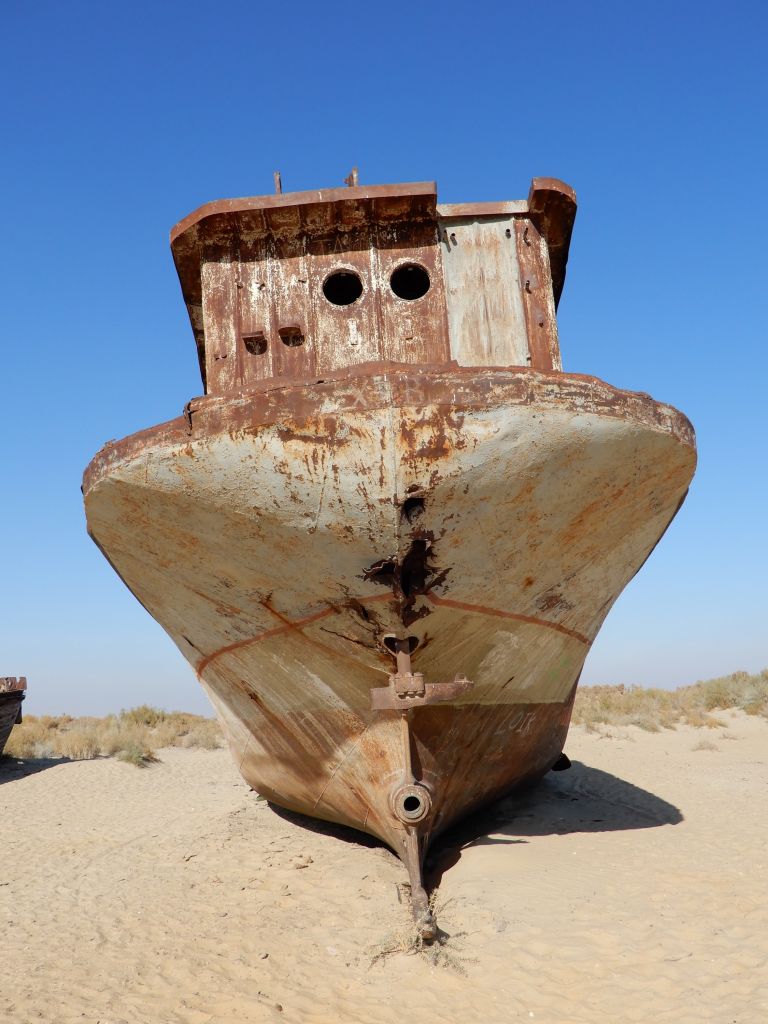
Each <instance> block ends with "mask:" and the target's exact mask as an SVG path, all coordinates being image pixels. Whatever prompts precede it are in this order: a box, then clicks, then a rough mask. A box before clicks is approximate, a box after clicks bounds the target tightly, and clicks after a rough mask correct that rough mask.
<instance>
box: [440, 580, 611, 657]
mask: <svg viewBox="0 0 768 1024" xmlns="http://www.w3.org/2000/svg"><path fill="white" fill-rule="evenodd" d="M426 597H427V600H429V601H431V602H432V604H436V605H438V607H440V606H443V607H445V608H456V609H457V610H458V611H464V612H475V613H476V614H478V615H495V616H497V617H498V618H500V619H514V620H515V621H516V622H525V623H527V624H528V625H530V626H544V627H545V628H546V629H554V630H556V631H557V632H558V633H564V634H565V635H566V636H570V637H573V639H574V640H578V641H579V642H580V643H582V644H586V645H587V646H588V647H589V645H590V644H591V643H592V641H591V640H590V639H589V637H587V636H584V634H583V633H579V632H578V631H577V630H575V629H569V628H568V626H561V625H560V623H559V622H551V621H550V620H549V619H538V618H536V617H535V616H534V615H522V614H521V613H520V612H505V611H503V610H502V609H501V608H488V607H486V606H485V605H482V604H467V603H466V602H465V601H453V600H452V599H451V598H449V597H437V595H436V594H432V593H428V594H427V595H426Z"/></svg>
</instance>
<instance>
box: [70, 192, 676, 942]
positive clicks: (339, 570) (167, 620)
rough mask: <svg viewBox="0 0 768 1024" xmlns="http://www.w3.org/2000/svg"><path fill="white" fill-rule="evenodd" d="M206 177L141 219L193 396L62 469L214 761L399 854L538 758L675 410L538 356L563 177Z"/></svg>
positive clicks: (420, 908) (618, 585)
mask: <svg viewBox="0 0 768 1024" xmlns="http://www.w3.org/2000/svg"><path fill="white" fill-rule="evenodd" d="M356 180H357V179H356V175H354V174H353V175H352V176H351V178H350V181H351V182H352V184H351V187H348V188H345V189H335V190H329V191H317V192H305V193H294V194H285V195H284V194H277V195H274V196H267V197H258V198H253V199H240V200H227V201H223V202H217V203H211V204H209V205H208V206H204V207H202V208H201V209H200V210H198V211H196V212H195V213H194V214H192V215H191V216H189V217H187V218H186V219H185V220H183V221H182V222H181V223H180V224H178V225H177V226H176V228H174V230H173V232H172V235H171V242H172V249H173V255H174V259H175V262H176V266H177V269H178V272H179V277H180V280H181V285H182V291H183V294H184V299H185V301H186V304H187V308H188V311H189V316H190V320H191V323H192V327H193V330H194V333H195V338H196V341H197V348H198V356H199V360H200V368H201V373H202V377H203V382H204V385H205V395H204V396H203V397H201V398H196V399H193V400H192V401H191V402H189V404H188V405H187V407H186V409H185V412H184V415H183V416H181V417H179V419H177V420H172V421H170V422H169V423H165V424H162V425H160V426H158V427H154V428H151V429H150V430H147V431H143V432H142V433H140V434H137V435H134V436H133V437H130V438H127V439H125V440H124V441H120V442H117V443H112V444H109V445H107V446H106V447H105V448H104V449H103V450H102V451H101V452H100V453H99V454H98V455H97V456H96V458H95V459H94V460H93V462H92V463H91V465H90V466H89V467H88V469H87V471H86V474H85V480H84V494H85V500H86V510H87V516H88V524H89V529H90V532H91V535H92V536H93V538H94V540H95V541H96V542H97V544H99V546H100V547H101V549H102V550H103V551H104V553H105V555H106V556H107V557H108V558H109V560H110V562H111V563H112V565H113V566H114V568H115V569H116V571H117V572H118V573H119V574H120V575H121V577H122V578H123V580H124V581H125V582H126V584H127V585H128V586H129V587H130V588H131V590H132V591H133V592H134V593H135V594H136V596H137V597H138V598H139V600H140V601H141V602H142V603H143V604H144V605H145V607H146V608H147V609H148V610H149V611H150V613H151V614H152V615H154V616H155V618H157V619H158V621H159V622H160V623H161V624H162V625H163V626H164V627H165V629H166V630H167V631H168V633H169V634H170V635H171V637H172V638H173V640H174V641H175V642H176V644H177V645H178V647H179V648H180V650H181V651H182V653H183V654H184V655H185V657H186V658H187V659H188V660H189V661H190V662H191V663H192V664H193V665H194V667H195V669H196V672H197V674H198V677H199V679H200V681H201V683H202V684H203V686H204V687H205V689H206V691H207V692H208V694H209V696H210V697H211V700H212V702H213V704H214V707H215V708H216V710H217V713H218V714H219V717H220V719H221V721H222V723H223V726H224V729H225V732H226V734H227V738H228V740H229V743H230V746H231V748H232V751H233V754H234V756H235V758H236V760H237V763H238V765H239V767H240V770H241V772H242V774H243V775H244V777H245V778H246V779H247V780H248V781H249V782H250V783H251V785H253V786H254V788H256V789H257V790H258V791H259V792H261V793H263V794H264V795H265V796H267V797H268V798H269V799H271V800H273V801H275V802H277V803H279V804H281V805H283V806H285V807H288V808H291V809H294V810H297V811H301V812H304V813H307V814H312V815H315V816H317V817H322V818H326V819H329V820H333V821H338V822H342V823H345V824H348V825H352V826H354V827H356V828H359V829H364V830H366V831H368V832H371V833H373V834H374V835H377V836H379V837H380V838H381V839H383V840H384V841H386V842H387V843H389V844H390V845H391V846H392V848H393V849H395V850H396V851H397V852H398V853H399V854H400V855H401V857H402V858H403V860H404V862H405V864H406V866H407V867H408V870H409V874H410V878H411V886H412V892H413V900H414V910H415V913H416V916H417V918H418V920H419V927H420V929H421V932H422V935H423V936H424V937H425V938H429V937H430V936H433V935H434V933H435V925H434V922H433V921H432V918H431V915H430V913H429V909H428V904H427V897H426V893H425V891H424V888H423V883H422V864H423V859H424V854H425V852H426V849H427V847H428V845H429V843H430V841H431V840H432V839H433V838H434V837H435V836H436V835H437V834H439V833H440V832H441V831H442V830H444V829H445V828H446V827H447V826H448V825H449V824H450V823H451V822H452V821H454V820H456V819H457V818H458V817H460V816H461V815H462V814H465V813H466V812H467V811H468V810H470V809H471V808H473V807H476V806H478V805H479V804H481V803H483V802H487V801H489V800H492V799H494V798H495V797H497V796H498V795H500V794H501V793H503V792H505V791H506V790H508V789H509V788H510V787H511V786H513V785H515V784H516V783H519V782H520V781H522V780H523V779H528V778H534V777H536V776H538V775H541V774H542V773H544V772H546V771H547V770H548V769H549V768H551V767H552V765H553V764H554V763H555V762H556V761H557V759H558V758H559V756H560V754H561V752H562V748H563V744H564V741H565V736H566V733H567V729H568V722H569V718H570V711H571V707H572V702H573V696H574V692H575V688H576V684H577V681H578V677H579V673H580V671H581V667H582V664H583V662H584V658H585V657H586V654H587V652H588V650H589V647H590V644H591V643H592V641H593V639H594V637H595V635H596V633H597V630H598V629H599V627H600V625H601V623H602V621H603V619H604V618H605V615H606V614H607V613H608V610H609V609H610V607H611V605H612V603H613V601H614V600H615V599H616V597H617V596H618V594H619V593H620V592H621V590H622V589H623V587H624V586H625V585H626V583H627V582H628V581H629V580H630V579H631V578H632V576H633V575H634V573H635V572H636V571H637V570H638V568H639V567H640V566H641V565H642V563H643V562H644V560H645V559H646V558H647V556H648V554H649V553H650V551H651V550H652V549H653V547H654V545H655V544H656V543H657V541H658V539H659V537H660V536H661V535H662V533H663V532H664V530H665V529H666V527H667V525H668V524H669V522H670V520H671V519H672V517H673V516H674V514H675V512H676V511H677V509H678V508H679V506H680V503H681V502H682V500H683V498H684V496H685V493H686V489H687V487H688V484H689V482H690V479H691V476H692V474H693V471H694V466H695V444H694V438H693V431H692V429H691V426H690V424H689V423H688V421H687V420H686V419H685V417H684V416H682V415H681V414H680V413H678V412H676V411H675V410H674V409H672V408H670V407H669V406H665V405H661V404H659V403H656V402H654V401H653V400H652V399H651V398H649V397H648V396H647V395H642V394H635V393H631V392H622V391H617V390H616V389H614V388H611V387H610V386H609V385H607V384H604V383H602V382H601V381H598V380H596V379H595V378H592V377H585V376H581V375H574V374H564V373H563V372H562V369H561V363H560V351H559V344H558V337H557V323H556V318H555V307H556V303H557V301H558V299H559V297H560V292H561V290H562V286H563V281H564V278H565V265H566V260H567V253H568V245H569V241H570V236H571V230H572V226H573V220H574V215H575V209H576V204H575V196H574V194H573V192H572V190H571V189H570V188H568V186H566V185H563V184H562V183H561V182H558V181H556V180H554V179H549V178H544V179H541V178H539V179H534V182H533V185H532V188H531V192H530V195H529V197H528V200H527V201H521V202H502V203H480V204H463V205H451V206H445V205H440V204H438V203H437V195H436V190H435V187H434V185H432V184H425V183H419V184H410V185H396V186H377V187H370V188H366V187H361V186H359V185H357V183H356Z"/></svg>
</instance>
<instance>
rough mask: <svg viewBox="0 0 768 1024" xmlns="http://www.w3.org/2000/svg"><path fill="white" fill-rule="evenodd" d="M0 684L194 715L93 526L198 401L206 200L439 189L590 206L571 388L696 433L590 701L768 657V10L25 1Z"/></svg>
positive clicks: (573, 324)
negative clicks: (654, 401)
mask: <svg viewBox="0 0 768 1024" xmlns="http://www.w3.org/2000/svg"><path fill="white" fill-rule="evenodd" d="M3 10H4V13H3V19H2V21H3V26H2V32H1V33H0V36H1V37H2V38H0V78H2V88H1V89H0V96H1V97H2V99H0V104H1V105H2V125H3V131H2V150H1V151H0V180H1V182H2V199H3V217H2V237H3V245H2V254H1V256H0V260H1V261H2V274H1V275H0V282H1V285H0V287H1V288H2V317H1V318H0V330H2V375H3V406H2V420H1V421H0V422H1V423H2V433H1V434H0V457H1V458H2V485H3V493H2V503H1V504H0V517H1V519H2V529H1V532H0V537H1V538H2V540H1V541H0V544H1V545H2V547H1V549H0V553H1V556H2V590H1V591H0V674H3V675H5V674H9V675H17V674H26V675H28V676H29V678H30V685H31V691H30V697H29V702H28V710H29V711H30V712H33V711H37V712H56V711H64V710H66V711H69V712H73V713H85V712H92V713H99V714H100V713H104V712H106V711H109V710H116V709H119V708H120V707H125V706H130V705H134V704H138V703H141V702H144V701H148V702H151V703H153V704H159V705H162V706H165V707H184V708H187V709H190V710H199V711H206V710H207V707H208V706H207V702H206V701H205V698H204V696H203V695H202V693H201V691H200V690H199V687H198V685H197V683H196V681H195V679H194V675H193V673H192V670H191V669H190V668H189V667H188V666H187V664H186V662H185V661H184V660H183V659H182V657H181V655H180V654H178V652H177V651H176V649H175V647H174V646H173V645H172V643H171V641H170V640H169V639H168V638H167V637H166V635H165V634H164V633H163V631H162V630H161V629H160V627H159V626H158V625H157V624H156V623H154V621H153V620H152V619H150V618H149V616H148V615H147V614H146V613H145V612H144V610H143V609H142V608H141V607H140V606H139V605H138V603H137V602H136V601H135V600H134V599H133V597H131V595H130V594H129V593H128V592H127V591H126V590H125V588H124V587H123V586H122V584H121V583H120V582H119V580H118V579H117V577H116V576H115V575H114V574H113V572H112V571H111V570H110V568H109V567H108V565H107V563H106V562H105V561H104V559H103V558H102V557H101V555H100V554H99V552H98V551H97V549H96V548H95V546H93V544H92V543H91V542H90V541H89V539H88V537H87V536H86V532H85V524H84V519H83V513H82V505H81V496H80V489H79V488H80V478H81V474H82V471H83V468H84V467H85V465H86V463H87V462H88V461H89V459H90V458H91V456H92V455H93V454H94V453H95V452H96V450H97V449H98V448H99V447H100V446H101V445H102V444H103V442H104V441H105V440H107V439H108V438H112V437H122V436H124V435H126V434H130V433H132V432H133V431H135V430H138V429H140V428H142V427H146V426H150V425H152V424H155V423H158V422H160V421H162V420H165V419H168V418H170V417H172V416H175V415H178V414H179V413H180V411H181V409H182V406H183V405H184V403H185V402H186V401H187V399H189V398H190V397H192V396H194V395H197V394H199V393H200V391H201V384H200V380H199V376H198V371H197V360H196V357H195V349H194V343H193V339H192V334H191V332H190V329H189V324H188V320H187V315H186V312H185V309H184V306H183V303H182V301H181V294H180V291H179V286H178V283H177V279H176V275H175V272H174V269H173V264H172V261H171V255H170V251H169V247H168V231H169V228H170V227H171V225H172V224H173V223H175V221H177V220H178V219H179V218H181V217H182V216H184V215H185V214H187V213H188V212H190V211H191V210H193V209H194V208H195V207H197V206H198V205H200V204H201V203H203V202H206V201H208V200H212V199H217V198H222V197H230V196H243V195H256V194H260V193H264V192H270V191H272V171H273V170H274V169H275V168H280V170H281V171H282V174H283V183H284V187H285V189H286V190H295V189H307V188H317V187H323V186H332V185H339V184H341V181H342V179H343V177H344V176H345V175H346V174H347V173H348V172H349V169H350V167H351V166H352V165H353V164H358V165H359V167H360V175H361V180H362V181H363V182H365V183H385V182H397V181H414V180H424V179H430V180H431V179H436V180H437V182H438V187H439V190H440V197H441V199H442V201H445V202H458V201H469V200H486V199H488V200H490V199H502V198H510V199H515V198H524V197H525V196H526V195H527V192H528V185H529V182H530V179H531V177H532V176H534V175H553V176H556V177H559V178H563V179H564V180H565V181H567V182H569V183H570V184H572V185H573V186H574V187H575V189H576V190H577V193H578V197H579V213H578V216H577V220H576V229H575V233H574V238H573V243H572V246H571V262H570V264H569V268H568V279H567V281H566V286H565V292H564V296H563V300H562V303H561V307H560V335H561V345H562V350H563V359H564V364H565V368H566V369H567V370H571V371H578V372H586V373H593V374H595V375H597V376H599V377H602V378H603V379H605V380H607V381H609V382H610V383H612V384H615V385H618V386H620V387H625V388H630V389H633V390H642V391H648V392H650V393H651V394H652V395H653V396H654V397H655V398H658V399H661V400H663V401H667V402H671V403H672V404H673V405H676V406H677V407H678V408H680V409H682V410H683V411H684V412H686V413H687V414H688V416H689V417H690V418H691V420H692V421H693V423H694V425H695V427H696V430H697V434H698V441H699V453H700V465H699V470H698V474H697V477H696V479H695V482H694V485H693V487H692V489H691V492H690V495H689V498H688V502H687V503H686V505H685V507H684V508H683V510H682V512H681V513H680V515H679V516H678V518H677V520H676V522H675V523H674V524H673V526H672V528H671V529H670V530H669V532H668V533H667V535H666V537H665V538H664V540H663V541H662V543H661V544H660V546H659V547H658V548H657V550H656V552H655V553H654V554H653V556H652V558H651V559H650V561H649V562H648V563H647V565H646V567H645V568H644V569H643V570H642V572H641V573H640V575H639V576H638V577H637V579H636V580H635V581H634V582H633V583H632V584H630V586H629V588H628V590H627V591H626V593H625V594H624V595H623V596H622V597H621V598H620V600H619V602H618V603H617V605H616V606H615V608H614V610H613V611H612V613H611V615H610V616H609V618H608V621H607V622H606V624H605V626H604V627H603V631H602V633H601V634H600V637H599V638H598V641H597V643H596V644H595V647H594V649H593V651H592V653H591V654H590V657H589V659H588V661H587V667H586V670H585V675H584V680H585V681H586V682H593V683H594V682H624V683H634V682H637V683H642V684H646V685H651V684H655V685H662V686H675V685H678V684H683V683H687V682H692V681H694V680H696V679H698V678H704V677H708V676H712V675H716V674H719V673H724V672H728V671H732V670H734V669H737V668H742V667H743V668H747V669H758V668H760V667H762V666H764V665H766V664H768V653H767V652H766V622H765V617H766V596H765V594H766V586H767V585H768V582H767V580H766V576H767V573H766V569H767V568H768V566H767V565H766V561H767V560H766V541H765V532H766V506H767V505H768V502H767V501H766V498H767V497H768V484H766V476H767V474H766V464H767V463H768V459H767V458H766V454H765V443H766V442H765V423H766V400H765V387H766V376H767V375H766V369H768V367H767V366H766V363H767V361H768V360H767V359H766V320H767V319H768V315H767V314H768V310H767V309H766V305H767V303H766V260H765V251H766V240H765V236H766V229H767V228H768V218H766V208H767V206H768V187H767V186H766V180H765V179H766V153H767V151H768V147H767V143H766V122H767V120H768V118H767V117H766V108H767V107H768V102H767V101H768V89H766V70H765V68H766V59H765V44H766V39H767V38H768V17H767V16H766V8H765V6H764V5H762V4H757V3H742V2H735V3H733V2H732V3H728V4H723V3H719V4H715V3H712V2H703V3H702V2H697V3H693V2H683V3H672V2H669V3H659V2H650V3H648V2H646V3H642V4H639V3H638V4H625V3H616V2H610V3H604V2H600V3H598V2H594V3H582V4H574V3H562V2H559V0H551V2H549V3H547V4H538V5H537V4H530V3H525V4H523V3H504V4H501V3H500V4H494V3H485V4H483V3H464V4H456V3H450V2H449V3H445V2H443V3H414V2H410V3H401V2H393V3H390V4H388V5H375V6H374V5H367V4H350V3H343V4H342V3H336V2H330V3H313V4H309V3H298V4H273V3H270V4H267V3H254V2H251V3H242V2H237V0H233V2H230V3H228V4H225V5H214V4H209V3H200V2H197V0H186V2H184V3H179V2H176V0H173V2H167V3H160V4H158V3H152V4H149V3H147V2H146V0H138V2H133V3H131V4H125V5H117V4H110V3H103V2H102V3H95V2H88V3H83V2H79V0H73V2H70V3H67V4H61V3H50V2H41V3H36V4H28V3H21V2H18V0H7V2H6V3H5V4H4V8H3Z"/></svg>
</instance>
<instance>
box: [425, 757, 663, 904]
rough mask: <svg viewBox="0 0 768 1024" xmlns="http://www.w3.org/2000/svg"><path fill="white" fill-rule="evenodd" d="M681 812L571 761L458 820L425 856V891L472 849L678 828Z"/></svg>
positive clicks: (625, 784) (638, 790)
mask: <svg viewBox="0 0 768 1024" xmlns="http://www.w3.org/2000/svg"><path fill="white" fill-rule="evenodd" d="M682 820H683V815H682V814H681V812H680V810H679V809H678V808H677V807H675V806H674V805H673V804H670V803H667V801H666V800H662V799H661V798H660V797H658V796H655V795H654V794H653V793H649V792H648V791H647V790H645V789H640V787H639V786H635V785H633V784H632V783H631V782H626V781H625V780H624V779H620V778H618V777H617V776H616V775H611V774H610V773H609V772H604V771H601V770H600V769H599V768H590V767H589V765H585V764H582V763H581V762H580V761H573V762H572V764H571V767H570V769H568V771H564V772H550V773H549V775H545V776H544V778H543V779H540V780H539V781H538V782H535V783H533V784H531V785H529V786H526V787H523V788H521V789H518V790H515V791H514V792H512V793H510V794H509V795H507V796H505V797H502V798H501V799H500V800H497V801H496V802H495V803H493V804H490V805H489V806H488V807H485V808H483V809H482V810H479V811H477V812H476V813H474V814H471V815H468V816H467V817H466V818H463V819H462V820H461V821H459V822H457V823H456V824H455V825H453V826H452V827H451V828H449V829H448V830H447V831H446V832H444V833H443V834H442V835H440V836H438V837H437V839H436V840H435V841H434V843H433V844H432V847H431V849H430V851H429V854H428V856H427V863H426V875H427V882H428V885H429V888H430V889H431V888H435V887H436V886H438V885H439V884H440V879H441V878H442V876H443V873H444V872H445V871H447V870H448V869H449V868H451V867H453V865H454V864H456V863H457V862H458V861H459V859H460V858H461V853H462V850H465V849H467V848H468V847H470V846H490V845H497V844H501V845H513V844H516V843H524V842H527V839H526V837H529V836H549V835H559V836H562V835H567V834H568V833H570V832H616V831H620V830H624V829H639V828H656V827H657V826H660V825H679V824H680V822H681V821H682Z"/></svg>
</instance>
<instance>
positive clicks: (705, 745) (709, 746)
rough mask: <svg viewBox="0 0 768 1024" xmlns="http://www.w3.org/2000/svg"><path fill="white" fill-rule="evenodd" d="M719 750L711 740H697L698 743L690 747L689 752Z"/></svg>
mask: <svg viewBox="0 0 768 1024" xmlns="http://www.w3.org/2000/svg"><path fill="white" fill-rule="evenodd" d="M719 749H720V748H719V747H718V745H717V744H716V743H713V742H712V740H699V742H698V743H696V744H694V746H692V747H691V750H719Z"/></svg>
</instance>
